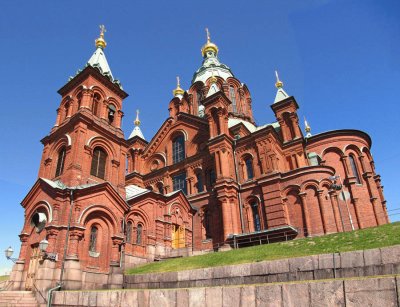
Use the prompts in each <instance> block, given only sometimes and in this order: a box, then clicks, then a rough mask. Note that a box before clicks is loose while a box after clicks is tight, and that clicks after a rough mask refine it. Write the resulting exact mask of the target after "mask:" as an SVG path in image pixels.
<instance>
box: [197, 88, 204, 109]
mask: <svg viewBox="0 0 400 307" xmlns="http://www.w3.org/2000/svg"><path fill="white" fill-rule="evenodd" d="M196 97H197V105H198V106H200V105H201V102H200V101H201V99H202V97H203V94H202V93H201V90H197V92H196Z"/></svg>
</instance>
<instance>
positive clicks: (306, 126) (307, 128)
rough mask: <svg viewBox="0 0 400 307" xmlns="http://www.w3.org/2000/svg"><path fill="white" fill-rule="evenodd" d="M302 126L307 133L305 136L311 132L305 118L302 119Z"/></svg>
mask: <svg viewBox="0 0 400 307" xmlns="http://www.w3.org/2000/svg"><path fill="white" fill-rule="evenodd" d="M304 126H305V128H304V130H305V131H306V132H307V134H308V133H310V132H311V127H310V125H309V124H308V122H307V119H306V117H304Z"/></svg>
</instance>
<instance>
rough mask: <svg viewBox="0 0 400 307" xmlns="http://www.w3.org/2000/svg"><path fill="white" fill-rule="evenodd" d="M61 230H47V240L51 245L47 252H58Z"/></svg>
mask: <svg viewBox="0 0 400 307" xmlns="http://www.w3.org/2000/svg"><path fill="white" fill-rule="evenodd" d="M58 233H59V230H58V229H49V230H47V240H48V242H49V247H48V249H47V252H49V253H57V250H56V242H57V236H58Z"/></svg>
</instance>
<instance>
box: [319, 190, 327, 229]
mask: <svg viewBox="0 0 400 307" xmlns="http://www.w3.org/2000/svg"><path fill="white" fill-rule="evenodd" d="M322 193H323V191H322V190H319V191H317V199H318V206H319V211H320V213H321V220H322V229H323V230H324V234H326V232H327V231H326V230H327V226H326V225H327V219H326V212H325V208H324V202H323V200H322Z"/></svg>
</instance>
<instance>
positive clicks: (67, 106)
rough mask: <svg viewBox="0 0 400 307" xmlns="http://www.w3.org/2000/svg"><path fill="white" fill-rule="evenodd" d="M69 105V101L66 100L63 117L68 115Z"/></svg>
mask: <svg viewBox="0 0 400 307" xmlns="http://www.w3.org/2000/svg"><path fill="white" fill-rule="evenodd" d="M69 107H70V104H69V102H67V103H66V104H65V118H67V117H68V112H69Z"/></svg>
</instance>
